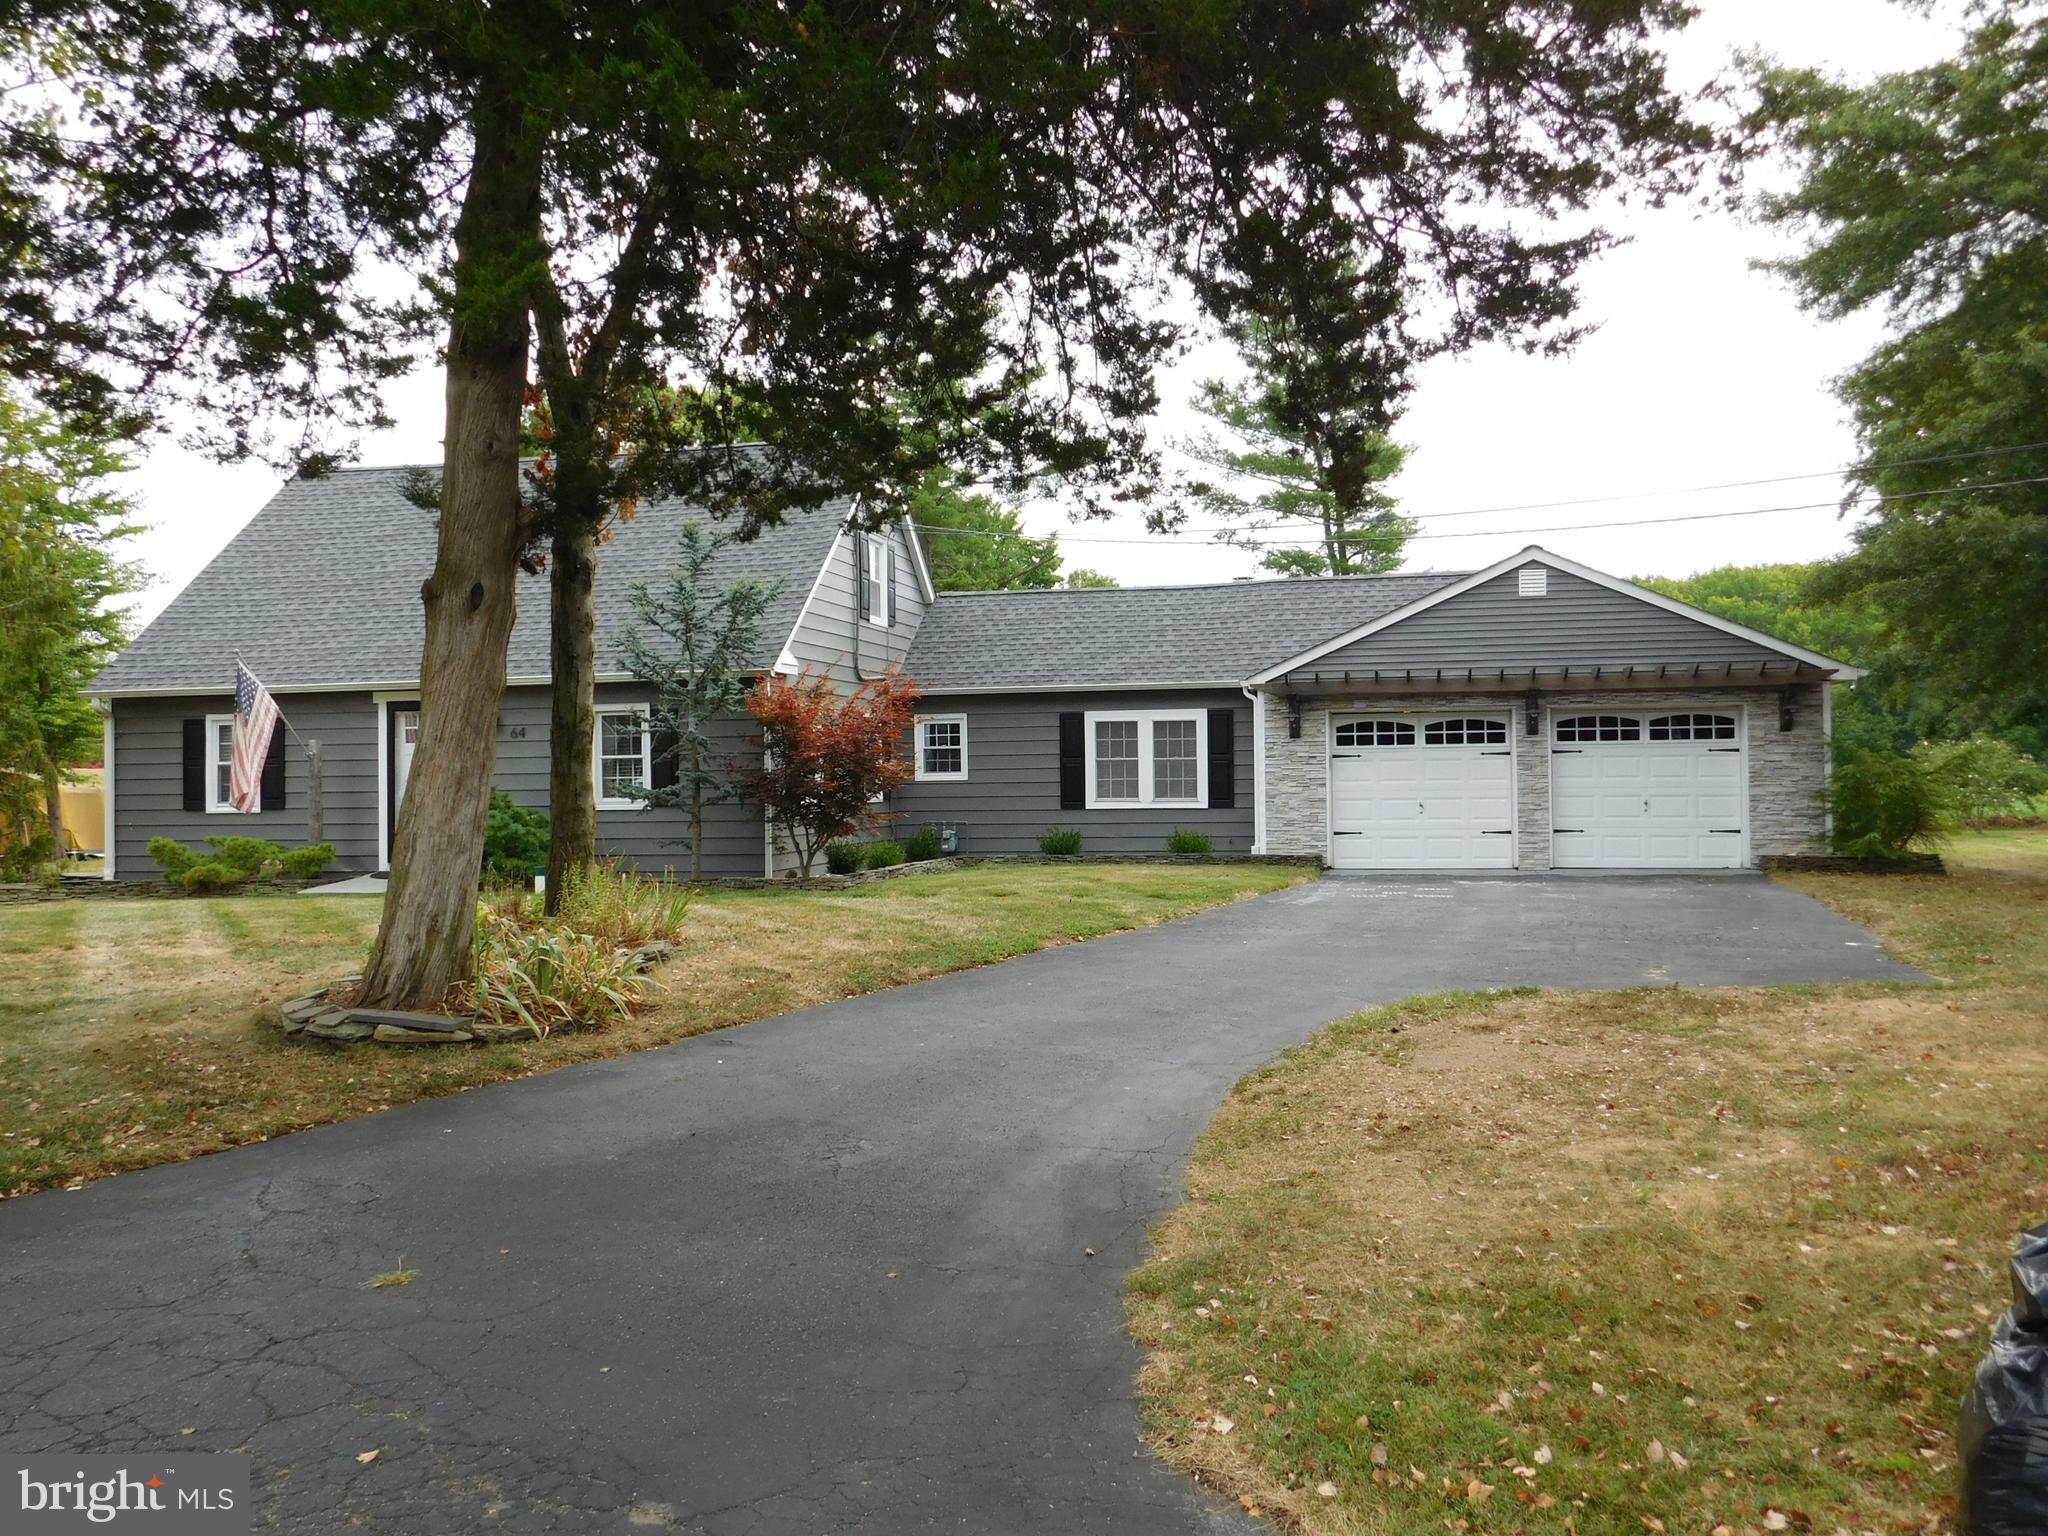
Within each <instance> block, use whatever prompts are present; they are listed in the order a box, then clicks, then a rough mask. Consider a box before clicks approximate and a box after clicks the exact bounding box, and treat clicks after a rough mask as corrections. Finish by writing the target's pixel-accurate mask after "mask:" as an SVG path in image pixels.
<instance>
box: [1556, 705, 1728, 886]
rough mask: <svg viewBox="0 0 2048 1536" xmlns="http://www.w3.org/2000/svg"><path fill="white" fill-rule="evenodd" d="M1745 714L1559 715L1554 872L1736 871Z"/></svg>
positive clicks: (1699, 712) (1557, 729)
mask: <svg viewBox="0 0 2048 1536" xmlns="http://www.w3.org/2000/svg"><path fill="white" fill-rule="evenodd" d="M1743 725H1744V722H1743V716H1742V714H1741V713H1740V711H1739V710H1727V711H1720V710H1709V711H1686V712H1669V713H1665V712H1657V713H1652V712H1648V711H1645V712H1643V713H1640V714H1637V713H1619V712H1616V713H1608V712H1604V711H1603V712H1601V713H1598V714H1591V713H1572V714H1559V715H1557V716H1555V717H1554V718H1553V719H1552V722H1551V744H1550V804H1551V864H1552V865H1553V866H1554V867H1555V868H1558V869H1575V868H1576V869H1738V868H1740V867H1742V866H1743V865H1744V864H1745V863H1746V862H1747V852H1746V844H1747V838H1748V801H1749V776H1748V767H1747V761H1746V759H1747V753H1746V751H1745V742H1744V739H1743V738H1744V729H1743Z"/></svg>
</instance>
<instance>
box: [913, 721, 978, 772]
mask: <svg viewBox="0 0 2048 1536" xmlns="http://www.w3.org/2000/svg"><path fill="white" fill-rule="evenodd" d="M917 776H918V778H919V779H920V780H923V779H964V778H966V777H967V717H966V716H965V715H919V716H918V717H917Z"/></svg>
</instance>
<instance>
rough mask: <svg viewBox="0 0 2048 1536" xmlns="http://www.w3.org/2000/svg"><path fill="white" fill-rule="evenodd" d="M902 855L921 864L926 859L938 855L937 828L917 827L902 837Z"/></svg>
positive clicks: (934, 857)
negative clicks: (908, 834)
mask: <svg viewBox="0 0 2048 1536" xmlns="http://www.w3.org/2000/svg"><path fill="white" fill-rule="evenodd" d="M903 856H904V857H905V858H907V859H909V860H910V861H911V862H912V863H914V864H921V863H923V862H924V861H925V860H926V859H936V858H937V857H938V856H939V829H938V828H937V827H919V828H918V829H917V830H916V831H915V832H913V833H911V834H910V836H908V837H906V838H905V839H903Z"/></svg>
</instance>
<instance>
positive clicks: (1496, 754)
mask: <svg viewBox="0 0 2048 1536" xmlns="http://www.w3.org/2000/svg"><path fill="white" fill-rule="evenodd" d="M1479 755H1480V756H1481V757H1509V756H1512V755H1513V754H1511V753H1508V752H1504V751H1503V752H1482V753H1480V754H1479Z"/></svg>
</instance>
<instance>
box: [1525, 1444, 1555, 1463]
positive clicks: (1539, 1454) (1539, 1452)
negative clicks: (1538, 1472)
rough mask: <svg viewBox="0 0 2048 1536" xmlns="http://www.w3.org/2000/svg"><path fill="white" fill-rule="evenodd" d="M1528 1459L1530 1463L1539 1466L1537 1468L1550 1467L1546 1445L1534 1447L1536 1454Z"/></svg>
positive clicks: (1548, 1449)
mask: <svg viewBox="0 0 2048 1536" xmlns="http://www.w3.org/2000/svg"><path fill="white" fill-rule="evenodd" d="M1529 1459H1530V1460H1531V1461H1533V1462H1535V1463H1536V1465H1537V1466H1539V1467H1547V1466H1549V1465H1550V1447H1549V1446H1547V1445H1539V1446H1537V1447H1536V1454H1535V1455H1534V1456H1531V1457H1530V1458H1529Z"/></svg>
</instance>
